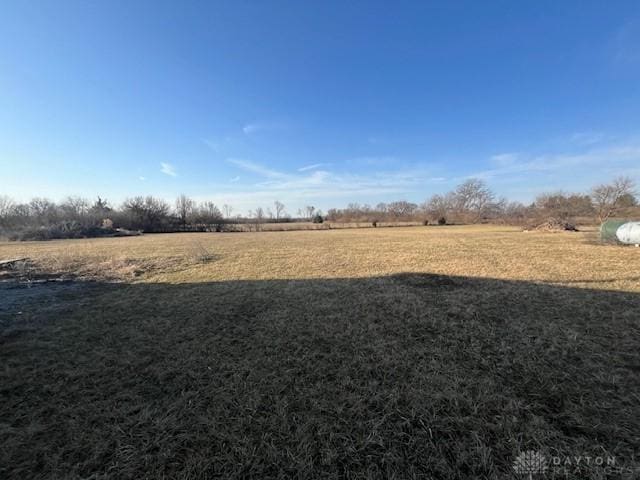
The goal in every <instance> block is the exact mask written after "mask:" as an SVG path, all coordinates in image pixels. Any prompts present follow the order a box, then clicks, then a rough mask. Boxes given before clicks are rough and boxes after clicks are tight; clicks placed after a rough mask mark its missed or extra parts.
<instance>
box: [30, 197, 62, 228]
mask: <svg viewBox="0 0 640 480" xmlns="http://www.w3.org/2000/svg"><path fill="white" fill-rule="evenodd" d="M29 209H30V211H31V215H32V216H33V217H34V219H35V220H36V221H37V222H38V224H39V225H51V224H53V223H55V222H56V221H57V220H58V207H57V206H56V204H55V203H53V202H52V201H51V200H49V199H46V198H38V197H36V198H33V199H32V200H31V202H29Z"/></svg>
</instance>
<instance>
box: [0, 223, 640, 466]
mask: <svg viewBox="0 0 640 480" xmlns="http://www.w3.org/2000/svg"><path fill="white" fill-rule="evenodd" d="M17 257H28V258H29V261H28V262H26V263H24V264H19V265H18V266H17V267H16V268H15V269H13V270H11V271H7V272H4V273H0V358H1V362H2V368H1V370H0V372H1V373H0V400H1V401H0V478H20V479H22V478H95V479H98V478H154V479H155V478H181V479H205V478H349V479H360V478H362V479H364V478H396V479H405V478H460V479H463V478H464V479H466V478H487V479H493V478H525V477H523V476H518V475H517V474H515V473H514V471H513V469H512V462H513V460H514V459H515V457H516V456H517V455H518V453H519V452H521V451H525V450H536V451H540V452H543V453H544V454H545V455H547V456H564V455H568V456H577V455H582V456H585V455H590V456H594V457H595V456H598V455H600V456H602V455H608V456H612V457H615V459H616V465H617V466H621V467H624V468H627V469H629V470H628V471H627V473H629V472H631V471H632V469H633V468H636V467H638V466H639V465H640V463H639V462H638V459H637V458H635V456H637V454H638V448H639V446H640V354H639V351H640V350H639V349H640V320H639V319H640V249H635V248H632V247H629V248H627V247H619V246H605V245H600V244H598V243H597V241H596V233H595V232H594V231H587V232H584V233H583V232H581V233H554V234H550V233H535V232H531V233H523V232H520V231H519V230H517V229H513V228H508V227H493V226H477V227H475V226H474V227H407V228H395V229H393V228H384V229H382V228H378V229H373V228H371V229H362V230H324V231H302V232H260V233H229V234H217V233H194V234H166V235H147V236H142V237H129V238H112V239H91V240H66V241H51V242H42V243H28V242H27V243H0V259H7V258H17ZM44 280H49V281H46V282H45V281H44ZM53 280H56V281H53ZM638 471H639V472H640V470H638ZM564 473H566V475H564V474H563V476H562V478H605V476H606V473H605V472H604V471H603V469H602V468H601V467H599V466H597V465H586V464H582V465H580V466H579V468H577V469H570V470H569V471H568V472H566V471H565V472H564ZM558 475H559V474H558ZM629 475H631V476H628V477H626V478H634V477H633V475H634V474H633V473H629ZM550 478H552V477H551V476H550ZM607 478H610V477H607Z"/></svg>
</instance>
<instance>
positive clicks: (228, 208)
mask: <svg viewBox="0 0 640 480" xmlns="http://www.w3.org/2000/svg"><path fill="white" fill-rule="evenodd" d="M222 210H223V211H224V217H225V218H231V213H232V212H233V207H232V206H231V205H227V204H226V203H225V204H224V205H223V206H222Z"/></svg>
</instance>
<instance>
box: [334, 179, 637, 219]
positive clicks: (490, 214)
mask: <svg viewBox="0 0 640 480" xmlns="http://www.w3.org/2000/svg"><path fill="white" fill-rule="evenodd" d="M620 215H637V216H640V207H638V199H637V198H636V193H635V191H634V182H633V181H632V180H631V179H630V178H628V177H618V178H616V179H614V180H613V181H611V182H610V183H607V184H601V185H596V186H594V187H593V188H592V189H591V190H590V191H589V192H588V193H564V192H550V193H543V194H541V195H539V196H538V197H537V198H536V199H535V201H534V202H533V203H531V204H528V205H526V204H523V203H521V202H514V201H509V200H508V199H506V198H498V197H497V196H496V195H495V194H494V192H493V191H492V190H491V189H490V188H489V187H488V185H487V184H486V183H485V182H484V181H482V180H478V179H470V180H467V181H465V182H464V183H461V184H460V185H458V186H457V187H456V188H455V189H454V190H453V191H451V192H448V193H446V194H443V195H441V194H438V195H433V196H432V197H431V198H429V199H428V200H427V201H426V202H424V203H422V204H420V205H419V204H417V203H411V202H407V201H404V200H403V201H396V202H390V203H379V204H377V205H376V206H375V207H372V206H370V205H360V204H357V203H352V204H349V205H348V206H347V207H346V208H343V209H330V210H329V211H328V212H327V216H326V219H327V220H329V221H334V222H381V221H383V222H393V221H424V222H428V223H429V224H436V223H438V224H446V223H457V224H468V223H505V224H513V225H529V224H535V223H536V222H538V223H540V222H542V221H545V220H548V219H556V220H561V221H566V222H575V221H576V220H580V221H588V222H593V223H595V222H603V221H605V220H606V219H608V218H610V217H615V216H620Z"/></svg>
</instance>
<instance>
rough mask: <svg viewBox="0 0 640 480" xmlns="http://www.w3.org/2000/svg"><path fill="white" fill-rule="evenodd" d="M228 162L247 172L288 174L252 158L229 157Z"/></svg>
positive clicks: (267, 175)
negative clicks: (255, 161)
mask: <svg viewBox="0 0 640 480" xmlns="http://www.w3.org/2000/svg"><path fill="white" fill-rule="evenodd" d="M227 162H229V163H231V164H232V165H235V166H236V167H238V168H241V169H242V170H244V171H246V172H250V173H254V174H257V175H260V176H263V177H268V178H283V177H286V176H287V175H286V174H285V173H282V172H278V171H277V170H272V169H270V168H268V167H265V166H263V165H260V164H258V163H254V162H252V161H250V160H242V159H240V158H227Z"/></svg>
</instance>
